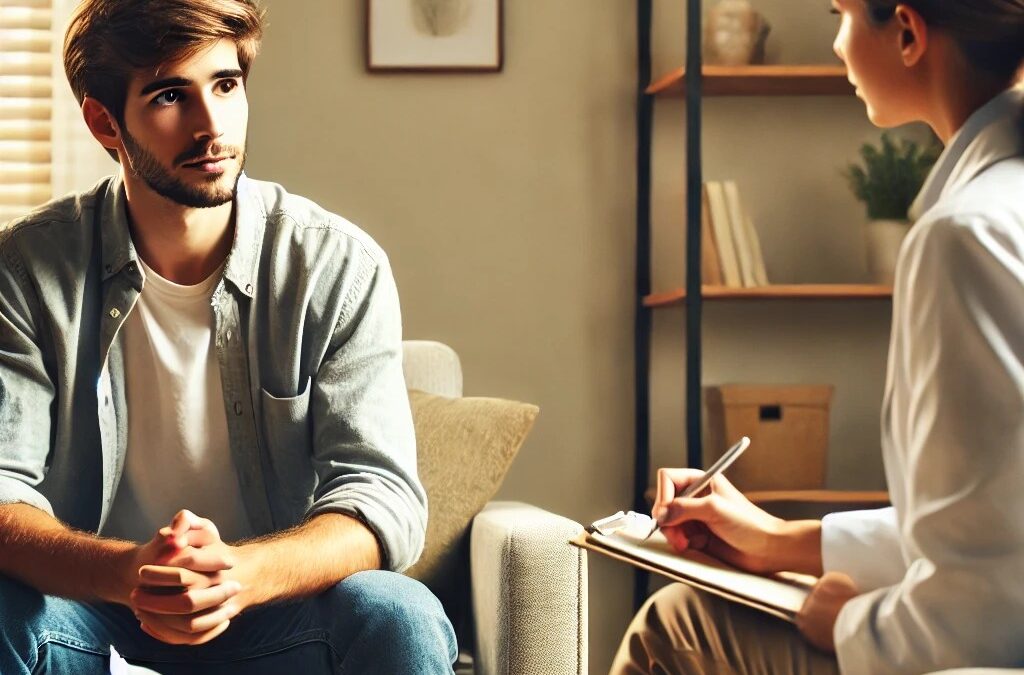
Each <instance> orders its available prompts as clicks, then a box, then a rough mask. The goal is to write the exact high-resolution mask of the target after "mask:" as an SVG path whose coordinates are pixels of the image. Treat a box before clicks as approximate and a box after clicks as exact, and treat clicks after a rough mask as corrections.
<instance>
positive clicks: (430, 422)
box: [407, 390, 539, 626]
mask: <svg viewBox="0 0 1024 675" xmlns="http://www.w3.org/2000/svg"><path fill="white" fill-rule="evenodd" d="M409 402H410V403H411V405H412V415H413V423H414V424H415V426H416V444H417V453H418V466H419V473H420V480H422V481H423V486H424V488H425V489H426V491H427V499H428V504H429V518H428V521H427V539H426V546H425V548H424V551H423V555H422V557H421V558H420V560H419V562H418V563H416V565H414V566H413V567H412V568H411V569H410V570H409V571H408V572H407V574H408V575H409V576H411V577H413V578H415V579H419V580H420V581H422V582H423V583H425V584H426V585H427V586H428V587H429V588H430V590H432V591H433V592H434V594H435V595H437V597H438V598H440V600H441V602H442V604H444V606H445V611H447V612H448V615H449V617H450V618H451V619H452V622H453V623H454V624H455V625H456V626H458V623H459V620H460V619H461V618H462V615H463V614H464V608H465V606H466V602H467V599H468V593H469V538H468V532H469V525H470V522H471V521H472V520H473V516H475V515H476V514H477V513H479V512H480V510H481V509H483V507H484V505H485V504H486V503H487V502H488V501H490V499H491V498H492V497H493V496H494V494H495V493H496V492H497V491H498V487H499V486H500V485H501V481H502V480H503V479H504V478H505V472H506V471H508V467H509V465H510V464H511V463H512V459H513V458H514V457H515V455H516V452H518V451H519V447H520V446H521V445H522V444H523V440H525V439H526V435H527V434H528V433H529V431H530V428H531V427H533V421H534V419H535V418H536V417H537V413H538V412H539V408H537V406H534V405H530V404H528V403H518V402H516V401H505V400H502V399H496V398H469V397H467V398H446V397H444V396H435V395H433V394H427V393H424V392H422V391H415V390H413V391H410V392H409Z"/></svg>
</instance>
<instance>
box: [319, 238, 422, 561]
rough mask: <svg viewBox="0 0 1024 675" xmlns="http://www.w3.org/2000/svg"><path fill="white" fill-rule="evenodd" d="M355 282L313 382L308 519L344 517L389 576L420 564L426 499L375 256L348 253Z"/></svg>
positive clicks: (394, 307)
mask: <svg viewBox="0 0 1024 675" xmlns="http://www.w3.org/2000/svg"><path fill="white" fill-rule="evenodd" d="M354 264H356V265H357V266H358V267H357V268H356V271H355V279H354V281H353V283H352V284H351V286H350V291H349V292H348V295H347V297H346V298H345V301H344V305H343V309H342V312H341V314H340V318H339V321H338V325H337V329H336V331H335V339H334V341H333V342H332V351H331V352H330V353H329V354H327V356H326V358H325V359H324V361H323V363H322V365H321V366H320V368H319V370H318V372H317V373H316V376H315V377H314V378H313V390H312V394H311V395H312V401H311V406H312V411H313V458H314V466H315V469H316V473H317V479H318V482H317V488H316V492H315V494H314V498H313V504H312V506H311V507H310V511H309V515H310V516H313V515H317V514H320V513H329V512H334V513H344V514H347V515H352V516H354V517H356V518H358V519H360V520H361V521H362V522H363V523H365V524H366V525H367V527H369V528H370V529H371V530H372V531H373V532H374V533H375V534H376V536H377V538H378V540H379V541H380V544H381V547H382V549H383V551H384V555H385V558H386V560H385V563H384V564H385V566H386V567H387V568H389V569H391V570H394V571H402V570H405V569H406V568H408V567H410V566H411V565H412V564H413V563H415V562H416V560H417V559H418V558H419V556H420V553H421V551H422V549H423V540H424V535H425V532H426V524H427V498H426V493H425V491H424V489H423V486H422V484H421V483H420V480H419V477H418V475H417V470H416V437H415V432H414V429H413V424H412V413H411V411H410V408H409V396H408V393H407V392H406V388H405V379H404V376H403V374H402V320H401V312H400V308H399V302H398V292H397V289H396V287H395V282H394V278H393V276H392V272H391V268H390V266H389V265H388V262H387V259H386V258H385V257H384V256H383V254H382V253H379V252H378V253H377V254H376V255H373V256H369V255H365V254H364V255H360V256H357V260H356V261H355V263H354Z"/></svg>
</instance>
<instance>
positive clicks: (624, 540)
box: [588, 532, 815, 614]
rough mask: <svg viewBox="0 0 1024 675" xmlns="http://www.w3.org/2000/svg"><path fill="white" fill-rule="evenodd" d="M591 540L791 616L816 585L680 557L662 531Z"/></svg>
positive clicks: (798, 577)
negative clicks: (649, 535)
mask: <svg viewBox="0 0 1024 675" xmlns="http://www.w3.org/2000/svg"><path fill="white" fill-rule="evenodd" d="M588 538H589V539H591V540H593V541H594V542H596V543H598V544H601V545H602V546H606V547H608V548H610V549H613V550H615V551H619V552H621V553H624V554H626V555H628V556H630V557H633V558H639V559H641V560H645V561H647V562H649V563H651V564H653V565H655V566H657V567H661V568H663V569H666V570H669V571H671V572H674V573H675V574H678V575H680V576H682V577H686V578H688V579H693V580H694V581H697V582H699V583H701V584H703V585H705V586H711V587H714V588H720V589H723V590H726V591H728V592H729V593H732V594H734V595H737V596H740V597H743V598H748V599H750V600H753V601H756V602H758V603H762V604H766V605H769V606H772V607H776V608H778V609H781V610H783V611H784V612H786V613H788V614H796V613H797V612H798V611H799V610H800V607H801V606H803V604H804V600H805V599H806V598H807V594H808V592H809V591H810V589H811V586H813V585H814V582H815V578H814V577H812V576H808V575H803V574H794V573H790V572H785V573H782V574H777V575H773V576H771V577H764V576H759V575H756V574H751V573H749V572H743V571H741V570H738V569H736V568H734V567H730V566H729V565H726V564H725V563H723V562H721V561H719V560H716V559H714V558H711V557H710V556H707V555H704V554H702V553H700V552H697V551H688V552H686V553H684V554H679V553H676V552H675V550H673V549H672V547H671V545H670V544H669V543H668V541H667V540H666V539H665V536H664V535H663V534H662V533H661V532H655V533H654V534H653V535H651V538H650V539H648V540H647V541H642V540H641V539H640V538H639V537H637V536H635V535H633V534H630V533H629V532H617V533H615V534H613V535H610V536H605V535H602V534H596V533H595V534H591V535H589V537H588Z"/></svg>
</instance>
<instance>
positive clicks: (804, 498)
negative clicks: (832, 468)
mask: <svg viewBox="0 0 1024 675" xmlns="http://www.w3.org/2000/svg"><path fill="white" fill-rule="evenodd" d="M656 495H657V488H653V487H649V488H647V490H645V491H644V498H645V499H646V500H647V503H648V504H649V505H653V504H654V497H655V496H656ZM744 495H745V496H746V497H747V499H749V500H750V501H752V502H754V503H755V504H777V503H780V502H795V503H801V504H844V505H848V506H855V505H859V506H863V507H865V508H871V507H882V506H888V505H889V504H890V501H889V493H888V492H886V491H884V490H882V491H873V490H757V491H755V490H751V491H750V492H745V493H744Z"/></svg>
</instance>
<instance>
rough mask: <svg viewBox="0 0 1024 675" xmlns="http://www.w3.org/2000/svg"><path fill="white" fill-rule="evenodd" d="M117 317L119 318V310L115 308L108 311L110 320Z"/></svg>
mask: <svg viewBox="0 0 1024 675" xmlns="http://www.w3.org/2000/svg"><path fill="white" fill-rule="evenodd" d="M119 316H121V310H119V309H118V308H117V307H115V308H114V309H112V310H110V318H111V319H116V318H117V317H119Z"/></svg>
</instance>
